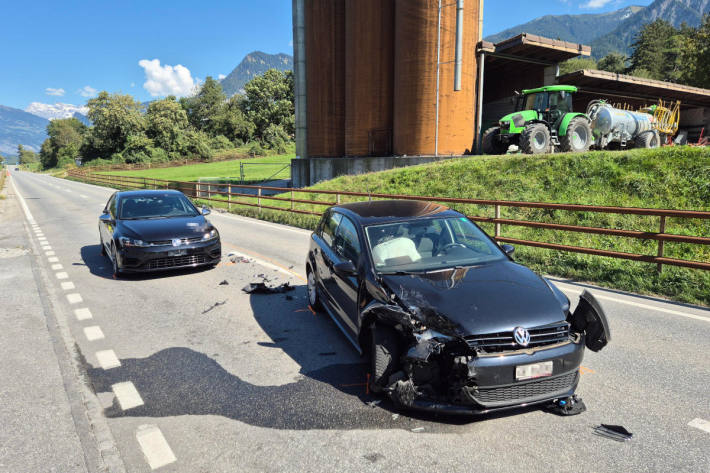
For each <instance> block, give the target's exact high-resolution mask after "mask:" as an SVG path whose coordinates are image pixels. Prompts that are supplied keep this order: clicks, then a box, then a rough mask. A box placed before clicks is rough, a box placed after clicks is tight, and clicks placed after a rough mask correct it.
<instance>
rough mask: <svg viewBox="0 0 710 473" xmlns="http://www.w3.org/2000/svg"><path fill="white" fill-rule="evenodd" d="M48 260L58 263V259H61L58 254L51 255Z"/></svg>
mask: <svg viewBox="0 0 710 473" xmlns="http://www.w3.org/2000/svg"><path fill="white" fill-rule="evenodd" d="M47 261H49V262H50V263H56V262H57V261H59V258H57V257H56V256H50V257H49V258H47Z"/></svg>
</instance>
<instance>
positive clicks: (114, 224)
mask: <svg viewBox="0 0 710 473" xmlns="http://www.w3.org/2000/svg"><path fill="white" fill-rule="evenodd" d="M209 213H210V211H209V209H207V208H203V209H202V211H199V210H197V208H196V207H195V206H194V205H193V204H192V202H190V200H189V199H188V198H187V197H185V195H184V194H183V193H182V192H179V191H174V190H154V191H125V192H116V193H115V194H113V195H112V196H111V198H110V199H109V200H108V203H107V204H106V207H105V208H104V211H103V213H102V214H101V216H100V217H99V237H100V239H101V253H102V254H104V255H106V256H108V258H109V259H110V260H111V263H112V265H113V274H114V277H117V276H119V275H120V274H121V273H124V272H126V273H128V272H148V271H162V270H166V269H177V268H191V267H196V266H204V265H211V266H216V265H217V264H218V263H219V262H220V259H221V257H222V246H221V243H220V239H219V232H218V231H217V229H216V228H215V227H214V226H213V225H212V224H211V223H210V222H209V220H207V219H206V218H205V215H208V214H209Z"/></svg>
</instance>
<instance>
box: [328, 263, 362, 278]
mask: <svg viewBox="0 0 710 473" xmlns="http://www.w3.org/2000/svg"><path fill="white" fill-rule="evenodd" d="M333 271H335V273H336V274H338V275H340V276H355V275H356V274H357V269H355V265H354V264H353V263H352V261H343V262H340V263H336V264H334V265H333Z"/></svg>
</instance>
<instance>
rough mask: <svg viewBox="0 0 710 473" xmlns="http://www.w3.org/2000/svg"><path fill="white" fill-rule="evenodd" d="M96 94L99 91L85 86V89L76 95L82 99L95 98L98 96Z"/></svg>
mask: <svg viewBox="0 0 710 473" xmlns="http://www.w3.org/2000/svg"><path fill="white" fill-rule="evenodd" d="M96 92H98V90H96V89H94V88H93V87H91V86H89V85H85V86H84V87H82V88H81V89H79V90H77V91H76V93H77V94H79V95H81V96H82V97H93V96H94V95H96Z"/></svg>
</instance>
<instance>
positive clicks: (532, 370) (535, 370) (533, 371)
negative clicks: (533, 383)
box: [515, 361, 552, 381]
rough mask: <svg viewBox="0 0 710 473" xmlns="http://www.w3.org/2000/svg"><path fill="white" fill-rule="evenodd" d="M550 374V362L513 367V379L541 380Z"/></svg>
mask: <svg viewBox="0 0 710 473" xmlns="http://www.w3.org/2000/svg"><path fill="white" fill-rule="evenodd" d="M551 374H552V362H551V361H544V362H542V363H533V364H531V365H520V366H516V367H515V379H516V380H518V381H520V380H522V379H533V378H542V377H543V376H550V375H551Z"/></svg>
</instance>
